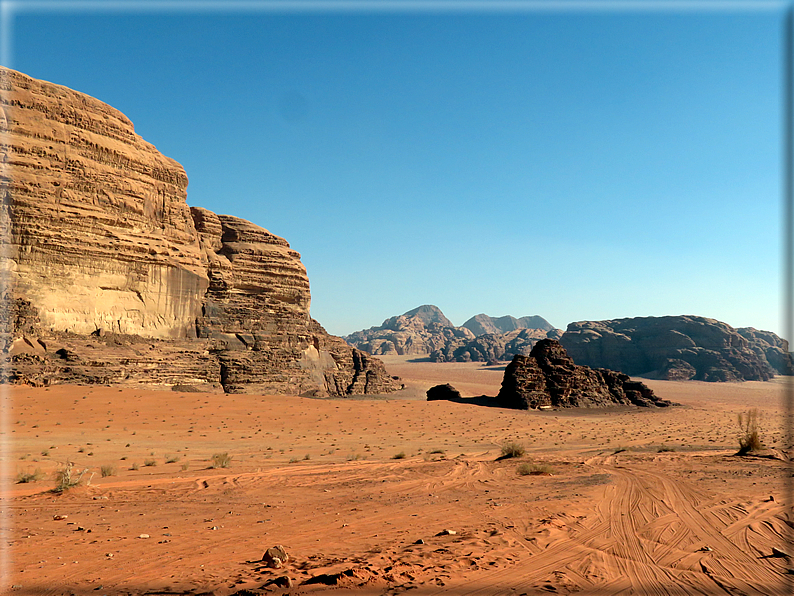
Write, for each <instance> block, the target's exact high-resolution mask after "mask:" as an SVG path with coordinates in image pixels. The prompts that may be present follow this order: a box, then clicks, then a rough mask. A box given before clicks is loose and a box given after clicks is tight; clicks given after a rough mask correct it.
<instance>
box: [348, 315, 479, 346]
mask: <svg viewBox="0 0 794 596" xmlns="http://www.w3.org/2000/svg"><path fill="white" fill-rule="evenodd" d="M344 339H345V341H347V342H348V343H349V344H350V345H353V346H355V347H357V348H358V349H360V350H364V351H366V352H369V353H370V354H375V355H381V354H401V355H403V354H404V355H410V354H417V355H424V354H429V353H431V352H433V351H435V350H443V349H444V348H446V347H447V346H448V345H451V344H452V345H459V344H462V343H464V342H466V341H468V340H471V339H474V334H473V333H472V332H471V331H469V330H468V329H466V328H464V327H455V326H454V325H453V324H452V322H451V321H450V320H449V319H447V317H445V316H444V313H442V312H441V310H440V309H439V308H438V307H437V306H433V305H430V304H425V305H424V306H419V307H417V308H414V309H412V310H409V311H408V312H406V313H404V314H402V315H399V316H396V317H390V318H388V319H386V320H385V321H383V324H382V325H381V326H380V327H371V328H370V329H364V330H362V331H356V332H355V333H351V334H350V335H348V336H346V337H345V338H344Z"/></svg>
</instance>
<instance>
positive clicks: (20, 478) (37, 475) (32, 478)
mask: <svg viewBox="0 0 794 596" xmlns="http://www.w3.org/2000/svg"><path fill="white" fill-rule="evenodd" d="M42 476H43V474H42V473H41V468H36V469H35V470H34V471H33V472H20V473H19V474H17V484H25V483H27V482H38V481H39V480H41V477H42Z"/></svg>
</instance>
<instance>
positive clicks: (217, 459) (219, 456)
mask: <svg viewBox="0 0 794 596" xmlns="http://www.w3.org/2000/svg"><path fill="white" fill-rule="evenodd" d="M231 463H232V456H231V455H229V454H228V453H226V452H223V453H216V454H214V455H213V456H212V467H213V468H228V467H229V466H230V465H231Z"/></svg>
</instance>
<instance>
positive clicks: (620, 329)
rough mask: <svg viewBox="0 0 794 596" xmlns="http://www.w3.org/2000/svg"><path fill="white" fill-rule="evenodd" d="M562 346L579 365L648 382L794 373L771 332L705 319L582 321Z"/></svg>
mask: <svg viewBox="0 0 794 596" xmlns="http://www.w3.org/2000/svg"><path fill="white" fill-rule="evenodd" d="M560 342H561V343H562V345H563V346H565V348H566V349H567V350H568V353H569V354H571V356H572V357H573V358H574V359H575V360H576V361H577V362H579V363H581V364H584V365H587V366H593V367H605V368H610V369H613V370H620V371H622V372H624V373H626V374H630V375H640V376H644V377H648V378H661V379H670V380H685V379H695V380H699V381H743V380H746V381H766V380H769V379H771V378H772V377H773V376H774V375H775V374H792V371H793V370H794V369H793V368H792V363H791V357H790V355H789V354H788V353H787V350H788V344H787V342H785V341H784V340H782V339H781V338H779V337H778V336H777V335H775V334H774V333H770V332H767V331H757V330H755V329H752V328H745V329H741V330H739V329H734V328H733V327H731V326H730V325H727V324H726V323H722V322H720V321H717V320H715V319H707V318H705V317H696V316H670V317H636V318H630V319H616V320H610V321H581V322H578V323H571V324H570V325H568V329H567V331H566V332H565V334H564V335H563V336H562V338H561V339H560Z"/></svg>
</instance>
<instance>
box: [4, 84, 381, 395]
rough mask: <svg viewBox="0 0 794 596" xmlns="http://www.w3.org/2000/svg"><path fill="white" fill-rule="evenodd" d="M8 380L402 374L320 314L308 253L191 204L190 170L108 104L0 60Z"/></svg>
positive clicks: (321, 387)
mask: <svg viewBox="0 0 794 596" xmlns="http://www.w3.org/2000/svg"><path fill="white" fill-rule="evenodd" d="M0 85H1V86H2V103H1V104H0V108H1V109H0V125H2V126H3V131H4V132H5V135H4V139H5V144H4V146H3V150H4V152H5V153H4V160H5V163H6V180H5V181H4V182H5V184H6V185H7V191H6V193H5V200H4V201H3V204H2V206H1V207H0V209H2V210H1V211H0V227H1V228H2V229H1V231H2V236H1V237H0V242H2V247H1V248H2V251H1V252H0V255H2V272H3V282H4V290H3V296H4V300H5V305H6V307H7V308H6V310H5V312H4V313H3V316H2V319H3V322H4V323H5V325H4V327H3V330H4V334H3V337H2V340H3V341H2V345H0V347H2V348H3V352H4V354H5V356H6V358H8V359H11V361H12V365H13V366H12V369H11V371H10V372H9V374H8V377H9V379H10V380H12V381H18V382H31V383H37V384H47V383H57V382H70V381H71V382H102V383H152V384H158V385H164V386H168V385H172V386H180V385H182V386H195V387H199V388H201V389H220V388H222V389H223V390H225V391H228V392H243V391H244V392H262V393H264V392H267V393H298V394H312V395H329V394H331V395H348V394H354V393H383V392H388V391H393V390H395V389H396V388H397V384H396V382H395V380H394V379H391V378H390V377H389V376H388V375H387V374H386V371H385V369H384V368H383V365H382V363H380V362H379V361H378V360H376V359H374V358H372V357H370V356H369V355H367V354H364V353H362V352H360V351H358V350H356V349H354V348H351V347H350V346H348V345H347V344H346V343H345V342H344V341H342V340H341V339H340V338H337V337H333V336H330V335H328V334H327V333H326V332H325V330H324V329H323V328H322V327H321V326H320V325H319V324H318V323H317V322H316V321H314V320H312V319H311V317H310V315H309V305H310V292H309V280H308V277H307V275H306V269H305V268H304V266H303V264H302V263H301V262H300V255H299V254H298V253H297V252H295V251H294V250H292V249H291V248H290V246H289V244H288V243H287V242H286V241H285V240H284V239H283V238H279V237H278V236H275V235H273V234H271V233H270V232H268V231H267V230H265V229H264V228H261V227H259V226H256V225H254V224H252V223H251V222H247V221H245V220H242V219H239V218H235V217H231V216H226V215H216V214H214V213H212V212H210V211H208V210H206V209H201V208H192V209H191V208H189V207H188V206H187V203H186V196H187V183H188V180H187V176H186V174H185V172H184V170H183V169H182V167H181V166H180V165H179V164H178V163H177V162H175V161H174V160H172V159H169V158H167V157H165V156H163V155H161V154H160V153H159V152H158V151H157V150H156V149H155V148H154V147H153V146H152V145H151V144H149V143H147V142H146V141H144V140H143V139H141V138H140V137H139V136H138V135H136V134H135V131H134V128H133V126H132V123H131V122H130V121H129V120H128V119H127V118H126V117H125V116H124V115H123V114H121V113H120V112H118V111H117V110H115V109H113V108H111V107H110V106H107V105H106V104H104V103H102V102H100V101H98V100H96V99H94V98H91V97H89V96H86V95H84V94H81V93H78V92H75V91H72V90H70V89H67V88H65V87H62V86H59V85H53V84H51V83H47V82H43V81H37V80H35V79H32V78H30V77H28V76H26V75H24V74H21V73H18V72H14V71H11V70H8V69H0Z"/></svg>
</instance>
